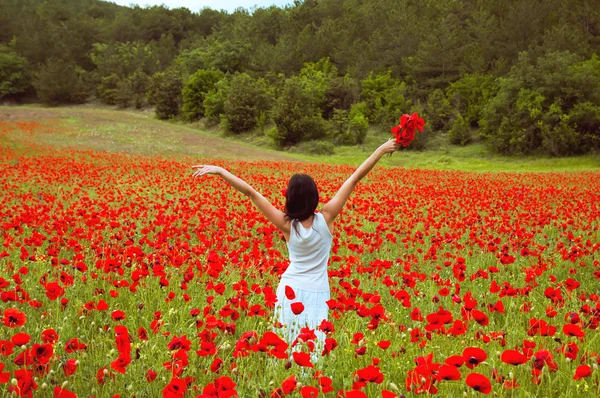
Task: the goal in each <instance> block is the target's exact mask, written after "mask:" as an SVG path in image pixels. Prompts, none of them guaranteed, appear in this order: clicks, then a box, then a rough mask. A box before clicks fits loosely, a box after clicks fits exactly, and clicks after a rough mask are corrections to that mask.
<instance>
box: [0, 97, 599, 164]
mask: <svg viewBox="0 0 600 398" xmlns="http://www.w3.org/2000/svg"><path fill="white" fill-rule="evenodd" d="M0 120H3V121H38V122H46V123H50V124H52V125H53V126H56V127H58V128H56V129H53V132H50V133H49V134H46V135H45V136H44V138H43V140H44V141H45V142H46V143H51V144H53V145H57V146H73V147H80V148H90V149H96V150H106V151H109V152H130V153H138V154H146V155H150V154H156V155H161V156H168V157H170V156H192V157H197V158H198V159H201V158H219V159H242V160H275V161H277V160H288V161H289V160H291V161H293V160H297V161H308V162H317V163H337V164H360V163H361V162H362V161H363V160H364V159H365V158H366V157H368V155H369V154H370V153H371V152H372V151H373V150H374V149H375V148H377V146H378V145H379V144H381V143H382V142H383V141H385V140H386V139H387V138H388V134H387V132H386V131H376V130H373V129H372V130H370V131H369V134H368V136H367V140H366V142H365V144H364V145H362V146H359V147H356V146H353V147H344V146H341V147H336V148H335V153H334V154H333V155H320V156H315V155H308V154H302V153H290V152H285V151H277V150H274V149H272V147H271V144H270V141H269V139H268V138H267V137H265V136H264V135H262V134H246V135H242V136H223V134H222V132H221V131H219V130H218V129H217V128H212V129H210V128H204V127H203V126H201V125H182V124H176V123H169V122H163V121H159V120H156V119H155V118H154V115H153V113H150V112H127V111H116V110H112V109H104V108H100V109H99V108H95V107H91V106H80V107H63V108H42V107H34V106H28V107H6V106H4V107H0ZM431 147H432V148H431V149H429V150H426V151H401V152H399V153H395V154H393V155H392V156H389V157H387V156H386V157H385V159H383V160H382V163H383V164H386V165H390V166H402V167H410V168H428V169H447V170H464V171H569V170H592V169H599V168H600V156H594V155H587V156H578V157H569V158H543V157H504V156H498V155H495V154H491V153H490V152H489V151H488V150H487V149H486V148H485V147H484V146H483V144H481V143H478V144H473V145H470V146H467V147H456V146H452V145H449V144H447V142H446V140H445V139H444V138H442V137H440V138H438V139H436V141H435V142H433V143H432V145H431Z"/></svg>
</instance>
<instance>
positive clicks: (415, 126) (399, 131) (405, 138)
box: [391, 112, 425, 146]
mask: <svg viewBox="0 0 600 398" xmlns="http://www.w3.org/2000/svg"><path fill="white" fill-rule="evenodd" d="M424 126H425V121H424V120H423V119H421V118H420V117H419V114H418V113H417V112H415V113H413V114H412V115H408V114H404V115H402V116H401V117H400V124H399V125H398V126H394V127H392V129H391V131H392V134H394V136H395V137H396V142H397V143H399V144H402V145H403V146H408V144H410V142H411V141H412V140H414V139H415V130H419V131H423V127H424Z"/></svg>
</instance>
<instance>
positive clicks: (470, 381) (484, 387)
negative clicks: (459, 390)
mask: <svg viewBox="0 0 600 398" xmlns="http://www.w3.org/2000/svg"><path fill="white" fill-rule="evenodd" d="M466 383H467V385H468V386H469V387H471V388H472V389H473V390H475V391H478V392H480V393H482V394H486V395H487V394H489V393H490V392H491V391H492V383H490V381H489V379H488V378H487V377H485V376H484V375H482V374H480V373H471V374H469V375H468V376H467V380H466Z"/></svg>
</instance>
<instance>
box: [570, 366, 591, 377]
mask: <svg viewBox="0 0 600 398" xmlns="http://www.w3.org/2000/svg"><path fill="white" fill-rule="evenodd" d="M591 375H592V368H590V367H589V366H588V365H581V366H578V367H577V369H575V376H573V380H579V379H581V378H584V377H589V376H591Z"/></svg>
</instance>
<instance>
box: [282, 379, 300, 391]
mask: <svg viewBox="0 0 600 398" xmlns="http://www.w3.org/2000/svg"><path fill="white" fill-rule="evenodd" d="M297 383H298V382H297V381H296V375H291V376H289V377H288V378H286V379H285V380H283V381H282V382H281V389H282V390H283V393H284V394H286V395H287V394H291V393H292V392H293V391H294V390H295V389H296V385H297Z"/></svg>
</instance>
